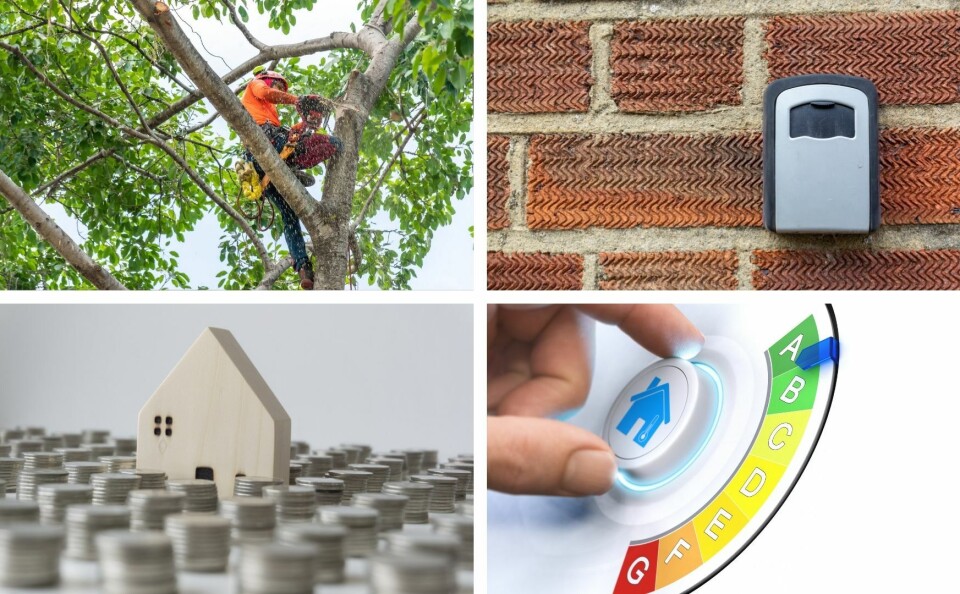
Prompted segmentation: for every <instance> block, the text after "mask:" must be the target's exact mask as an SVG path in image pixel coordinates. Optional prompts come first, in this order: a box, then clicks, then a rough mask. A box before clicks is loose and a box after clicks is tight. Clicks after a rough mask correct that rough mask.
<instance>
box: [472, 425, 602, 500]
mask: <svg viewBox="0 0 960 594" xmlns="http://www.w3.org/2000/svg"><path fill="white" fill-rule="evenodd" d="M616 468H617V467H616V463H615V461H614V458H613V452H611V451H610V448H609V446H607V444H606V442H604V441H603V440H602V439H600V438H599V437H597V436H596V435H594V434H593V433H590V432H589V431H587V430H585V429H581V428H579V427H574V426H573V425H570V424H568V423H563V422H560V421H554V420H551V419H540V418H531V417H509V416H506V417H487V479H488V482H489V487H490V488H491V489H495V490H497V491H505V492H507V493H518V494H519V493H525V494H536V495H565V496H582V495H600V494H601V493H605V492H607V491H609V490H610V487H612V486H613V479H614V475H615V474H616Z"/></svg>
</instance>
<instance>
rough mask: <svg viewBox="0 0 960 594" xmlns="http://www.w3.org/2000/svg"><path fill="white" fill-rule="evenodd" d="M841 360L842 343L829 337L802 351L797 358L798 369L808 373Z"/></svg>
mask: <svg viewBox="0 0 960 594" xmlns="http://www.w3.org/2000/svg"><path fill="white" fill-rule="evenodd" d="M839 358H840V343H839V342H837V339H836V338H834V337H832V336H828V337H826V338H824V339H823V340H821V341H820V342H818V343H817V344H812V345H810V346H808V347H807V348H805V349H803V350H802V351H800V354H799V355H798V356H797V367H799V368H800V369H803V370H804V371H806V370H807V369H810V368H812V367H816V366H818V365H821V364H823V363H826V362H827V361H836V360H837V359H839Z"/></svg>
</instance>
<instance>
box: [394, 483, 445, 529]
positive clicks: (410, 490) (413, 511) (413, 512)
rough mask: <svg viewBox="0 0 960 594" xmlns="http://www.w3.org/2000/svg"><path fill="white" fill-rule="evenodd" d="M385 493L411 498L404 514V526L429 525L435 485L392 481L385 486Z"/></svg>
mask: <svg viewBox="0 0 960 594" xmlns="http://www.w3.org/2000/svg"><path fill="white" fill-rule="evenodd" d="M383 492H384V493H390V494H392V495H406V496H407V497H409V498H410V501H408V502H407V507H406V509H405V510H404V513H403V523H404V524H426V523H427V519H428V517H429V516H428V514H427V510H428V509H429V507H430V494H431V493H432V492H433V485H430V484H427V483H414V482H412V481H401V482H392V481H391V482H386V483H384V484H383Z"/></svg>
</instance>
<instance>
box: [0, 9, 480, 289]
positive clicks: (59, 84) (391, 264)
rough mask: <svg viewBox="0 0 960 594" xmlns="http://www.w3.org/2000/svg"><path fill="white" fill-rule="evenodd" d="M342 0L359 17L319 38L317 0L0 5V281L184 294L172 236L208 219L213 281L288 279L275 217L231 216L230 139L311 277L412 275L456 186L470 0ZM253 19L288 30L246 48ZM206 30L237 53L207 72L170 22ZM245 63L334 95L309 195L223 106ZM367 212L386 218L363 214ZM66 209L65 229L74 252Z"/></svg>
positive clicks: (448, 213)
mask: <svg viewBox="0 0 960 594" xmlns="http://www.w3.org/2000/svg"><path fill="white" fill-rule="evenodd" d="M358 9H359V11H360V15H361V21H362V22H359V23H357V24H356V25H355V26H354V27H352V28H351V30H349V31H339V32H328V31H323V30H322V26H323V22H324V21H323V18H322V14H323V10H324V9H323V3H319V2H317V1H316V0H233V1H231V0H199V1H190V2H188V1H186V0H168V1H167V3H164V2H156V1H155V0H97V1H93V0H72V1H71V0H52V1H51V0H8V1H7V2H5V3H4V5H3V7H0V96H2V97H4V98H5V100H4V101H3V102H0V128H2V129H3V130H4V135H3V142H2V143H0V287H2V288H11V289H32V288H48V289H61V288H88V287H100V288H135V289H153V288H165V287H176V288H190V287H194V286H195V285H194V283H192V281H191V279H190V278H189V277H188V276H187V275H186V274H185V273H184V272H183V270H182V269H181V265H180V262H179V260H180V256H179V254H178V253H177V252H176V251H175V250H174V249H173V246H175V245H176V242H183V241H184V240H185V237H186V234H187V233H189V232H190V231H191V230H193V229H195V228H196V226H197V225H198V224H199V223H200V221H201V220H203V219H204V218H205V217H212V216H215V217H216V220H217V222H218V224H219V227H220V229H221V237H220V250H219V253H212V254H210V258H211V259H214V258H215V259H218V261H219V266H220V267H221V271H220V273H219V277H218V278H219V286H221V287H223V288H230V289H249V288H271V287H273V288H288V287H294V286H296V277H295V275H294V274H293V273H292V272H289V267H290V265H291V262H290V259H289V257H288V255H287V254H286V249H285V246H284V245H283V242H282V241H278V239H279V238H280V234H281V228H280V222H279V220H277V221H276V222H275V223H274V225H273V226H272V227H270V229H269V230H267V231H266V232H260V231H258V230H257V228H256V224H255V223H251V222H250V221H248V220H247V219H245V217H244V216H243V215H242V214H241V213H239V212H238V211H237V208H236V205H237V204H238V201H237V197H238V193H239V187H238V184H237V180H236V175H235V174H234V172H233V168H232V165H233V163H234V162H235V161H236V160H237V159H238V158H240V155H241V154H242V150H243V149H242V146H243V144H246V145H247V146H249V147H250V149H251V151H252V152H253V153H254V156H256V157H257V159H258V161H259V162H260V163H261V164H262V165H263V166H264V169H265V170H266V171H267V173H268V174H270V175H271V179H272V180H275V181H274V183H275V184H276V187H277V189H278V190H279V191H280V193H281V194H282V195H283V196H284V197H285V198H286V199H287V202H288V203H289V204H290V205H291V207H292V208H293V209H294V211H295V212H296V213H297V214H298V216H299V217H300V218H301V220H302V221H303V223H304V226H305V228H306V229H307V232H308V235H309V238H310V249H311V251H312V252H313V256H314V258H315V260H316V263H317V266H318V283H317V288H321V289H340V288H343V287H344V286H345V285H347V283H349V282H351V280H354V281H358V282H365V283H371V284H376V285H379V286H380V287H382V288H407V287H409V283H410V281H411V279H412V278H413V277H414V276H415V275H416V272H417V270H418V268H419V267H420V266H421V265H422V263H423V259H424V256H425V255H426V254H427V253H428V251H429V250H430V246H431V240H432V238H433V234H434V232H435V231H436V230H437V229H438V228H439V227H441V226H443V225H447V224H449V223H450V221H451V219H452V216H453V214H454V210H455V204H456V202H457V201H458V200H461V199H463V198H464V197H465V196H466V195H467V193H468V192H470V190H471V188H472V179H473V176H472V166H473V162H472V160H473V154H472V145H471V141H470V125H471V120H472V115H473V104H472V93H473V2H472V0H434V1H432V2H428V1H425V0H380V1H374V0H362V1H361V2H360V4H359V5H358ZM253 12H256V13H258V14H259V15H263V17H262V18H258V19H255V20H256V21H257V22H263V21H264V20H266V21H267V23H268V27H269V28H270V29H275V30H278V31H282V32H283V33H284V34H285V35H287V36H289V38H290V42H288V43H287V42H285V43H283V44H274V45H270V44H266V43H263V42H262V41H260V40H259V38H258V33H259V34H261V35H262V34H263V31H256V30H253V28H251V27H248V23H251V22H253V19H251V18H250V17H251V13H253ZM213 22H218V23H220V24H222V27H223V31H224V34H231V35H241V36H242V37H243V38H244V39H245V40H246V41H247V43H248V45H249V48H250V52H249V55H244V56H241V57H235V56H224V57H223V58H224V59H225V60H226V62H229V64H228V66H229V67H230V68H231V69H230V70H229V71H227V72H225V73H220V74H216V73H214V71H213V68H212V66H213V64H212V63H213V60H212V59H211V57H210V55H209V54H208V53H207V52H206V51H205V50H204V48H203V47H198V46H195V45H194V43H193V42H192V41H191V37H190V35H188V34H187V33H186V32H189V31H190V30H191V29H194V28H196V27H197V26H198V24H203V23H213ZM228 29H229V30H228ZM318 29H319V31H318ZM318 33H322V34H324V36H322V37H315V35H317V34H318ZM201 44H202V40H201ZM198 58H200V59H198ZM241 60H242V61H241ZM221 65H222V64H221ZM258 65H264V66H267V67H269V68H271V69H282V70H283V72H284V74H285V76H286V77H287V78H288V79H289V80H290V82H291V88H292V89H296V90H297V92H298V93H307V92H310V93H317V94H320V95H323V96H325V97H329V98H332V99H334V100H335V102H336V104H337V109H336V110H335V117H334V118H333V119H332V120H331V121H330V127H329V131H330V132H331V133H333V134H336V135H337V136H338V137H340V138H341V139H343V141H344V150H343V152H342V154H341V155H340V156H338V157H335V158H334V159H333V160H332V161H330V162H328V163H326V164H324V165H323V166H322V167H323V182H322V187H321V189H320V191H319V192H314V194H309V193H307V191H306V190H305V189H304V188H303V187H302V186H301V185H300V183H299V182H298V181H297V179H296V177H295V176H293V174H292V173H290V172H289V171H287V170H286V168H283V167H279V165H278V164H279V160H277V161H276V162H273V161H271V159H272V158H273V159H275V158H276V153H275V152H273V153H272V157H271V155H268V154H266V152H265V148H264V147H266V146H267V145H265V144H263V143H264V142H265V140H266V138H265V136H263V134H262V131H260V130H259V128H257V127H256V126H255V125H254V124H253V120H252V119H250V118H249V117H248V116H247V115H246V112H244V111H242V108H241V107H240V105H239V100H238V93H239V91H240V90H242V88H243V86H244V85H245V83H246V82H248V81H249V80H250V78H251V71H252V69H253V67H255V66H258ZM292 115H294V114H293V112H287V113H286V114H285V119H291V116H292ZM220 118H223V119H224V120H226V121H227V123H228V124H229V125H230V132H229V134H224V133H222V131H218V125H215V123H214V122H216V121H217V120H218V119H220ZM219 128H220V130H222V129H223V127H222V124H221V125H219ZM271 150H272V149H271ZM53 209H56V211H57V216H56V217H51V212H53ZM61 209H62V210H61ZM378 212H381V213H386V215H388V217H389V220H390V221H391V224H390V225H389V228H381V227H379V226H378V225H376V224H374V223H373V222H372V219H371V217H372V215H374V214H375V213H378ZM382 218H384V217H383V216H381V217H378V219H382ZM278 219H279V217H278ZM65 221H66V223H69V224H73V225H76V227H77V229H79V230H81V241H80V242H77V244H75V245H71V243H72V242H71V241H70V240H69V238H68V237H67V234H65V233H63V229H62V228H61V227H62V226H63V225H65V224H66V223H65ZM467 232H468V230H464V233H467ZM263 235H267V236H268V237H269V238H270V239H271V240H268V241H264V239H265V238H264V237H262V236H263Z"/></svg>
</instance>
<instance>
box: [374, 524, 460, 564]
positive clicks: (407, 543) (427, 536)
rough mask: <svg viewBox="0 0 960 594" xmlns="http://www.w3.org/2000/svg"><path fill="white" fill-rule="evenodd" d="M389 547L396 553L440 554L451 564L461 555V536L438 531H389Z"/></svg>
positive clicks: (403, 554) (402, 554)
mask: <svg viewBox="0 0 960 594" xmlns="http://www.w3.org/2000/svg"><path fill="white" fill-rule="evenodd" d="M387 548H388V549H389V551H390V552H391V553H393V554H395V555H401V556H405V555H417V554H420V555H440V556H441V557H443V558H445V559H446V560H447V562H448V563H450V564H451V565H456V563H457V561H458V558H459V556H460V548H461V542H460V538H459V537H457V536H453V535H452V534H439V533H436V532H398V531H394V532H388V533H387Z"/></svg>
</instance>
